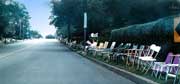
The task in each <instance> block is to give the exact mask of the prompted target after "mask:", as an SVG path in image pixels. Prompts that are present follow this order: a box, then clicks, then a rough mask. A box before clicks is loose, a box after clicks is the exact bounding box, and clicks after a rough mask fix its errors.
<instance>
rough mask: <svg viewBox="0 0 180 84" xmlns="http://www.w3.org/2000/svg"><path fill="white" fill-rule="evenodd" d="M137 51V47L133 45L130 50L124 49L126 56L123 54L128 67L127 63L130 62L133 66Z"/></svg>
mask: <svg viewBox="0 0 180 84" xmlns="http://www.w3.org/2000/svg"><path fill="white" fill-rule="evenodd" d="M137 49H138V45H133V47H132V48H131V49H126V51H127V54H126V53H125V56H126V65H129V62H130V61H131V62H132V66H134V58H135V55H136V54H137Z"/></svg>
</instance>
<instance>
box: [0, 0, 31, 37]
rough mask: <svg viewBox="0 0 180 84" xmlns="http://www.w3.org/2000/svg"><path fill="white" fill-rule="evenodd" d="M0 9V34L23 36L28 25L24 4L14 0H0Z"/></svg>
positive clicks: (4, 35)
mask: <svg viewBox="0 0 180 84" xmlns="http://www.w3.org/2000/svg"><path fill="white" fill-rule="evenodd" d="M0 9H1V10H2V11H0V28H1V29H0V36H1V37H5V38H6V37H11V38H25V37H26V34H27V32H28V31H27V30H28V29H29V27H30V24H29V19H30V17H29V14H28V12H27V10H26V8H25V6H24V5H23V4H20V3H18V2H16V1H14V0H1V1H0ZM20 33H21V35H20Z"/></svg>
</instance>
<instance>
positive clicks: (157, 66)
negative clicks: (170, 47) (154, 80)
mask: <svg viewBox="0 0 180 84" xmlns="http://www.w3.org/2000/svg"><path fill="white" fill-rule="evenodd" d="M172 55H173V53H171V52H170V53H168V55H167V57H166V60H165V62H154V65H153V67H152V70H153V71H152V75H155V77H157V76H158V73H159V74H160V76H159V78H160V77H161V73H162V72H165V70H164V69H166V67H167V65H169V64H171V63H172V59H173V57H172Z"/></svg>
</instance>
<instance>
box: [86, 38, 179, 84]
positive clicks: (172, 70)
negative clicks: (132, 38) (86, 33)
mask: <svg viewBox="0 0 180 84" xmlns="http://www.w3.org/2000/svg"><path fill="white" fill-rule="evenodd" d="M97 44H98V43H94V45H93V47H91V46H89V48H88V52H89V51H91V52H92V53H93V56H102V57H103V58H104V59H106V60H107V61H113V62H116V63H120V61H124V62H125V64H126V66H130V65H131V66H132V67H133V68H134V67H135V66H134V65H137V66H136V69H137V70H141V71H142V72H144V73H145V74H146V73H147V72H148V71H150V70H152V75H154V76H155V77H157V78H162V74H163V73H165V81H167V79H168V78H169V77H173V78H175V79H174V83H175V82H176V79H177V77H178V71H179V57H180V55H179V54H177V55H174V54H173V53H171V52H170V53H169V54H168V55H167V58H166V60H165V62H157V60H156V57H157V56H158V54H159V51H160V50H161V47H160V46H157V45H155V44H152V45H137V44H132V43H121V44H120V45H119V46H118V47H116V48H115V45H116V42H112V43H111V46H110V47H109V48H108V44H109V42H104V43H99V46H97Z"/></svg>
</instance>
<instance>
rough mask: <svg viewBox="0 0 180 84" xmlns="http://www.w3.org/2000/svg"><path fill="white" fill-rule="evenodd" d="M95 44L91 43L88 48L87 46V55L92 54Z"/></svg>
mask: <svg viewBox="0 0 180 84" xmlns="http://www.w3.org/2000/svg"><path fill="white" fill-rule="evenodd" d="M97 47H98V46H97V42H93V43H92V44H90V46H88V48H87V53H93V51H94V50H95V49H96V48H97Z"/></svg>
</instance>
